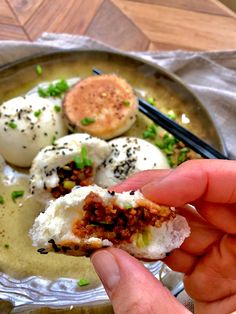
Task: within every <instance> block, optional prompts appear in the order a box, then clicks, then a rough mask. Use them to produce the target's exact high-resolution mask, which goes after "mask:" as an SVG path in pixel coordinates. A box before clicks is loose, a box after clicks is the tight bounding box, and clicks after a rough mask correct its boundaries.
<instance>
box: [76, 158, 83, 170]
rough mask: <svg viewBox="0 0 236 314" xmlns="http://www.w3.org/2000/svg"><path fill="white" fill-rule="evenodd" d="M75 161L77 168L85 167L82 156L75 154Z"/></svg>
mask: <svg viewBox="0 0 236 314" xmlns="http://www.w3.org/2000/svg"><path fill="white" fill-rule="evenodd" d="M74 162H75V166H76V168H77V169H83V168H84V164H83V161H82V159H81V158H80V156H75V157H74Z"/></svg>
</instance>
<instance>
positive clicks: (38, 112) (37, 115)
mask: <svg viewBox="0 0 236 314" xmlns="http://www.w3.org/2000/svg"><path fill="white" fill-rule="evenodd" d="M41 113H42V110H40V109H39V110H37V111H35V112H34V115H35V117H39V116H40V115H41Z"/></svg>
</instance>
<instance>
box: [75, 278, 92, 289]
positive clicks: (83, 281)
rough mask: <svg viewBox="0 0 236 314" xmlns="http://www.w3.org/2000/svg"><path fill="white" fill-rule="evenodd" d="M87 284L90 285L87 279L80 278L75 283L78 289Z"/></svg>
mask: <svg viewBox="0 0 236 314" xmlns="http://www.w3.org/2000/svg"><path fill="white" fill-rule="evenodd" d="M89 284H90V282H89V280H88V279H84V278H81V279H80V280H78V281H77V285H78V286H79V287H83V286H87V285H89Z"/></svg>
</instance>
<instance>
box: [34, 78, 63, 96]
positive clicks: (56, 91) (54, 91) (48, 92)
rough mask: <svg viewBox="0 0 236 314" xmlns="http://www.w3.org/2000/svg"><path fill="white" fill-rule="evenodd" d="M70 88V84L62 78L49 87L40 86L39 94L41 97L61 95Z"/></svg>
mask: <svg viewBox="0 0 236 314" xmlns="http://www.w3.org/2000/svg"><path fill="white" fill-rule="evenodd" d="M68 89H69V85H68V83H67V82H66V81H65V80H60V81H58V82H57V83H55V84H53V83H51V84H49V86H48V87H47V88H42V87H39V88H38V94H39V96H41V97H50V96H52V97H60V96H61V95H62V94H63V93H65V92H66V91H67V90H68Z"/></svg>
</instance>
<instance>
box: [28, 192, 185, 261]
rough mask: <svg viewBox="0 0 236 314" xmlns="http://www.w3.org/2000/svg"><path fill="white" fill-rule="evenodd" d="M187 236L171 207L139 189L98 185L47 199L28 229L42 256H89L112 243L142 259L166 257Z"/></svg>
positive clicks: (180, 220)
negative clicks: (118, 189) (114, 189)
mask: <svg viewBox="0 0 236 314" xmlns="http://www.w3.org/2000/svg"><path fill="white" fill-rule="evenodd" d="M189 234H190V229H189V226H188V223H187V221H186V219H185V218H184V217H182V216H180V215H177V214H176V212H175V210H174V208H170V207H167V206H162V205H161V206H160V205H157V204H155V203H152V202H151V201H149V200H147V199H145V198H144V196H143V195H142V193H141V192H140V191H129V192H123V193H114V192H113V193H112V192H108V191H107V190H105V189H102V188H100V187H98V186H86V187H80V188H75V189H74V190H73V191H72V192H71V193H70V194H67V195H65V196H63V197H60V198H58V199H57V200H55V201H54V202H51V203H50V204H49V207H48V208H47V209H46V211H45V212H44V213H41V214H40V215H39V216H38V217H37V218H36V220H35V222H34V225H33V227H32V229H31V230H30V236H31V238H32V241H33V245H34V246H37V247H38V248H39V250H38V251H39V252H40V253H42V254H45V253H47V251H54V252H57V253H64V254H69V255H75V256H79V255H89V254H91V252H92V251H93V250H95V249H99V248H102V247H106V246H112V245H114V246H116V247H119V248H122V249H124V250H126V251H128V252H129V253H130V254H132V255H134V256H136V257H138V258H146V259H158V258H163V257H165V256H166V253H167V252H170V251H172V250H173V249H175V248H177V247H179V246H180V245H181V244H182V243H183V241H184V239H185V238H186V237H188V236H189Z"/></svg>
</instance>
